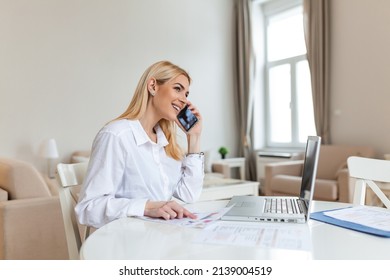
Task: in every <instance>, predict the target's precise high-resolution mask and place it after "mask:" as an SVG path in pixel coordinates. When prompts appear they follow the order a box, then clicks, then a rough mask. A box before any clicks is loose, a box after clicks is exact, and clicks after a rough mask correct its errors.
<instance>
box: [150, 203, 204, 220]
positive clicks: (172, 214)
mask: <svg viewBox="0 0 390 280" xmlns="http://www.w3.org/2000/svg"><path fill="white" fill-rule="evenodd" d="M144 215H145V216H148V217H152V218H163V219H165V220H171V219H182V218H191V219H196V218H197V217H196V215H195V214H193V213H191V212H190V211H188V210H187V209H185V208H184V207H183V206H181V205H180V204H179V203H177V202H176V201H173V200H171V201H148V202H146V206H145V211H144Z"/></svg>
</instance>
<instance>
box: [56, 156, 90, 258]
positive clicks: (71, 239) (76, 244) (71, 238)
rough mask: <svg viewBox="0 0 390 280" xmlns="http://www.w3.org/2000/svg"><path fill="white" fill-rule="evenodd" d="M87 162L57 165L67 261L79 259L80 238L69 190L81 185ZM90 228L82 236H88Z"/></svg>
mask: <svg viewBox="0 0 390 280" xmlns="http://www.w3.org/2000/svg"><path fill="white" fill-rule="evenodd" d="M87 167H88V162H81V163H72V164H65V163H59V164H58V165H57V181H58V183H59V184H58V185H59V190H58V192H59V197H60V202H61V209H62V216H63V220H64V226H65V234H66V242H67V245H68V253H69V259H71V260H75V259H79V251H80V247H81V243H82V242H81V240H82V237H81V235H80V230H79V226H78V223H77V219H76V213H75V211H74V205H73V201H74V199H73V198H72V194H71V188H72V187H75V186H79V185H81V184H82V183H83V180H84V176H85V173H86V171H87ZM89 231H90V228H89V227H86V230H85V233H84V236H85V238H87V237H88V235H89Z"/></svg>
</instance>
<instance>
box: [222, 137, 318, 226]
mask: <svg viewBox="0 0 390 280" xmlns="http://www.w3.org/2000/svg"><path fill="white" fill-rule="evenodd" d="M320 146H321V138H320V137H318V136H309V137H308V139H307V143H306V151H305V159H304V165H303V174H302V183H301V190H300V194H299V197H292V196H233V197H232V199H231V200H230V201H229V203H228V205H227V207H230V206H232V205H233V207H232V209H230V210H229V211H228V212H227V213H226V214H225V215H224V216H222V218H221V219H222V220H230V221H257V222H284V223H305V222H306V221H308V220H309V216H310V202H311V201H312V199H313V193H314V184H315V179H316V175H317V164H318V157H319V151H320Z"/></svg>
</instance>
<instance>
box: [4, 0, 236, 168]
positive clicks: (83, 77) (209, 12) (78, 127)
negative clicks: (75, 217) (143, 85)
mask: <svg viewBox="0 0 390 280" xmlns="http://www.w3.org/2000/svg"><path fill="white" fill-rule="evenodd" d="M233 15H234V13H233V0H228V1H227V0H164V1H160V0H142V1H141V0H116V1H109V0H83V1H79V0H34V1H31V0H18V1H12V0H0V156H6V157H14V158H19V159H23V160H27V161H30V162H32V163H34V164H35V165H37V166H40V168H42V167H41V166H42V160H41V159H39V157H38V156H37V151H38V148H39V145H40V143H41V142H42V140H44V139H46V138H49V137H54V138H55V139H56V140H57V143H58V147H59V152H60V157H61V158H60V160H63V161H65V160H68V158H69V155H70V154H71V153H72V152H73V151H75V150H80V149H89V148H90V145H91V143H92V140H93V138H94V136H95V134H96V133H97V131H98V130H99V129H100V128H101V127H102V125H104V123H105V122H107V121H109V120H111V119H112V118H114V117H116V116H118V115H119V114H120V113H122V112H123V111H124V110H125V109H126V108H127V106H128V103H129V102H130V99H131V97H132V94H133V90H134V88H135V85H136V83H137V82H138V79H139V77H140V76H141V74H142V72H143V71H144V70H145V69H146V67H147V66H149V65H150V64H152V63H154V62H155V61H158V60H170V61H172V62H174V63H176V64H178V65H180V66H181V67H183V68H184V69H186V70H188V71H189V73H190V75H191V76H192V78H193V84H192V86H191V88H190V91H191V94H190V99H191V100H192V102H193V103H195V104H196V105H197V106H198V107H199V108H200V110H201V113H202V115H203V118H204V133H203V139H202V146H203V149H204V150H212V151H213V153H214V154H213V156H214V157H217V156H218V155H217V150H218V148H219V147H220V146H221V145H225V146H227V147H229V148H230V149H231V150H232V153H233V154H234V153H235V151H236V146H237V140H236V132H235V131H236V130H237V128H236V121H235V116H234V112H235V110H234V104H233V103H234V101H233V100H234V97H233V94H234V83H233V79H234V76H233V75H234V64H233V63H234V60H233V55H234V54H233V53H234V34H233V30H234V28H233V26H234V20H233V19H234V18H233ZM226 112H228V113H226Z"/></svg>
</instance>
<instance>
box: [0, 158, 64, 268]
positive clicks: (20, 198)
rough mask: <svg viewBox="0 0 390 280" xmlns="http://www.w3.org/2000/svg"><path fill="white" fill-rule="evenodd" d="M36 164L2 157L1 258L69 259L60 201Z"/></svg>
mask: <svg viewBox="0 0 390 280" xmlns="http://www.w3.org/2000/svg"><path fill="white" fill-rule="evenodd" d="M49 183H50V180H48V181H47V182H46V181H45V180H44V178H43V177H42V175H41V174H40V173H39V172H38V171H37V170H36V169H35V168H34V167H33V165H31V164H29V163H27V162H23V161H19V160H14V159H6V158H0V259H9V260H20V259H23V260H31V259H40V260H48V259H67V258H68V253H67V246H66V238H65V231H64V225H63V221H62V214H61V208H60V202H59V198H58V196H57V195H55V193H54V194H53V193H52V192H51V189H53V190H54V188H55V186H51V188H50V186H49Z"/></svg>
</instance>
